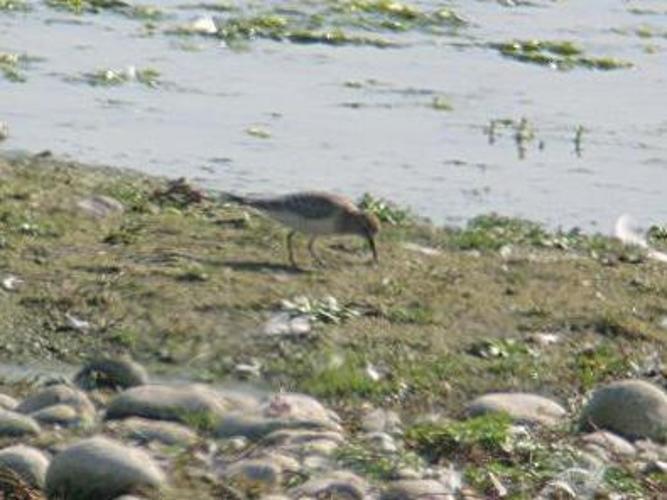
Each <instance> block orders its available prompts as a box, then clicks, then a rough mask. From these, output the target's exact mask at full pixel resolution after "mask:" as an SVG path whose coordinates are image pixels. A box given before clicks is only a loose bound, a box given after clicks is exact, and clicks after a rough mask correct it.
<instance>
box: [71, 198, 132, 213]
mask: <svg viewBox="0 0 667 500" xmlns="http://www.w3.org/2000/svg"><path fill="white" fill-rule="evenodd" d="M76 206H77V207H78V208H79V210H81V211H82V212H84V213H85V214H88V215H90V216H91V217H95V218H99V219H101V218H104V217H107V216H109V215H111V214H114V213H123V212H124V211H125V206H124V205H123V204H122V203H121V202H120V201H118V200H116V199H115V198H111V197H110V196H104V195H94V196H90V197H88V198H83V199H81V200H79V201H78V202H77V204H76Z"/></svg>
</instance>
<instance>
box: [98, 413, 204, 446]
mask: <svg viewBox="0 0 667 500" xmlns="http://www.w3.org/2000/svg"><path fill="white" fill-rule="evenodd" d="M110 426H111V427H110V428H111V429H112V430H114V431H118V432H119V434H121V435H122V436H123V437H125V438H128V439H133V440H135V441H139V442H142V443H145V442H150V441H157V442H160V443H163V444H166V445H169V446H184V447H185V446H190V445H193V444H195V443H196V442H197V434H196V433H195V432H193V431H192V430H191V429H189V428H187V427H185V426H184V425H181V424H177V423H175V422H161V421H157V420H150V419H146V418H141V417H130V418H126V419H125V420H121V421H120V422H111V423H110Z"/></svg>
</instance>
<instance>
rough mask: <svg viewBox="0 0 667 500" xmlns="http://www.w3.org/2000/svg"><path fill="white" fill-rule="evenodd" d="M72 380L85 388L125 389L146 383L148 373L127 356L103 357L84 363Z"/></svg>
mask: <svg viewBox="0 0 667 500" xmlns="http://www.w3.org/2000/svg"><path fill="white" fill-rule="evenodd" d="M74 382H75V383H76V384H77V385H78V386H79V387H81V388H82V389H85V390H92V389H100V388H111V389H127V388H129V387H135V386H138V385H145V384H147V383H148V374H147V373H146V370H145V369H144V367H143V366H141V365H140V364H138V363H136V362H134V361H132V360H131V359H129V358H123V357H121V358H103V359H97V360H93V361H90V362H89V363H86V365H85V366H84V367H83V368H82V369H81V370H80V371H79V372H78V373H77V374H76V375H75V376H74Z"/></svg>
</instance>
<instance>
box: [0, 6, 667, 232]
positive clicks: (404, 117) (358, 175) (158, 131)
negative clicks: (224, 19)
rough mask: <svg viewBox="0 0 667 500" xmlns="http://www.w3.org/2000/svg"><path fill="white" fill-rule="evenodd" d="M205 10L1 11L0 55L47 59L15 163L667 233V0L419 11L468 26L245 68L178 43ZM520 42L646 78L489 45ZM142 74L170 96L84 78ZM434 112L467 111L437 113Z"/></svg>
mask: <svg viewBox="0 0 667 500" xmlns="http://www.w3.org/2000/svg"><path fill="white" fill-rule="evenodd" d="M241 3H242V2H241ZM266 3H267V4H271V3H272V2H266ZM275 3H278V2H273V4H275ZM293 3H294V2H293ZM519 3H521V2H519ZM188 4H189V5H190V6H193V5H195V4H196V2H192V1H187V0H178V1H173V0H170V1H165V2H159V3H157V4H156V5H159V6H160V7H161V8H163V9H164V10H165V11H166V12H167V13H168V14H169V17H168V18H167V19H165V20H163V21H160V23H159V24H158V29H157V30H156V31H155V33H154V34H153V35H151V36H147V35H146V30H145V28H144V25H143V22H141V21H138V20H136V19H130V18H127V17H124V16H122V15H119V14H116V13H113V12H101V13H97V14H90V13H89V14H83V15H76V14H73V13H69V12H65V11H59V10H54V9H52V8H49V7H47V6H46V5H45V4H44V3H42V2H37V1H33V2H31V3H30V5H31V6H32V7H33V9H32V10H31V11H30V12H27V13H3V12H0V33H1V37H0V52H2V51H8V52H19V53H26V54H29V55H30V56H35V57H38V58H40V60H39V61H36V62H33V63H31V64H30V66H29V67H28V68H27V69H25V71H24V74H25V76H26V77H27V81H26V82H25V83H11V82H8V81H6V80H3V79H0V103H1V104H0V120H2V121H5V122H7V123H8V124H9V126H10V130H11V136H10V138H9V139H8V140H7V141H6V142H4V143H2V145H0V147H2V148H3V149H5V150H7V149H27V150H30V151H35V152H36V151H39V150H43V149H49V150H51V151H52V152H54V153H55V154H57V155H69V156H71V157H72V158H75V159H77V160H82V161H86V162H93V163H104V164H113V165H117V166H124V167H131V168H134V169H138V170H141V171H144V172H149V173H156V174H163V175H167V176H187V177H188V178H191V179H194V180H196V181H197V182H201V183H203V184H205V185H206V186H207V187H210V188H215V189H225V190H232V191H238V192H252V193H278V192H284V191H290V190H297V189H312V188H317V189H326V190H334V191H339V192H343V193H347V194H349V195H350V196H353V197H357V196H359V195H361V194H362V193H363V192H365V191H370V192H372V193H373V194H375V195H378V196H383V197H387V198H389V199H391V200H394V201H396V202H398V203H400V204H404V205H407V206H409V207H411V208H412V209H413V210H415V211H416V212H418V213H421V214H423V215H426V216H428V217H430V218H432V219H433V220H434V221H436V222H439V223H448V224H460V223H463V222H464V221H465V220H466V219H468V218H470V217H472V216H474V215H476V214H480V213H486V212H490V211H495V212H499V213H503V214H507V215H520V216H526V217H529V218H532V219H537V220H541V221H543V222H545V223H547V224H548V225H550V226H552V227H556V226H562V227H571V226H575V225H577V226H582V227H584V228H586V229H589V230H599V231H604V232H606V231H608V229H609V227H610V226H611V224H612V223H613V220H614V219H615V217H616V216H617V215H619V214H620V213H621V212H630V213H632V214H633V215H634V216H635V217H637V218H638V219H639V220H641V221H642V222H645V223H647V224H648V223H654V222H655V223H664V222H665V221H666V220H667V203H665V186H666V185H667V183H666V181H667V140H666V139H667V112H666V110H667V7H666V6H665V4H664V2H662V1H643V2H631V1H621V0H618V1H611V0H607V1H599V2H597V1H596V2H584V1H574V0H571V1H567V0H564V1H558V2H556V1H548V0H542V1H535V2H532V3H529V4H527V5H517V6H513V7H512V6H507V5H502V4H501V3H500V2H494V1H473V0H459V1H452V2H437V1H434V0H431V1H425V2H419V3H418V4H419V5H421V6H422V7H423V8H424V9H432V8H438V7H442V6H447V7H451V8H452V9H454V10H455V11H456V12H457V13H458V14H459V15H461V16H462V17H463V18H465V19H466V20H468V21H469V24H468V26H467V27H465V28H461V29H458V30H455V31H454V32H452V34H451V35H444V36H442V35H441V36H433V35H428V34H426V33H419V32H410V33H402V34H397V35H392V36H391V37H393V39H395V40H398V41H400V42H401V44H402V46H401V47H399V48H387V49H380V48H375V47H358V46H350V47H335V46H328V45H299V44H293V43H285V42H283V43H281V42H275V41H269V40H255V41H252V42H251V43H250V44H249V45H248V47H247V49H246V50H242V51H239V50H232V49H230V48H229V47H227V46H226V45H225V44H224V43H223V42H221V41H220V40H219V39H215V38H213V37H200V36H197V37H187V38H183V37H178V36H173V35H168V34H166V33H164V30H165V29H166V28H168V27H170V26H175V25H178V24H179V23H180V24H182V23H186V22H189V21H191V20H193V19H195V18H197V17H198V16H201V15H209V16H210V15H211V12H210V11H205V10H203V9H201V8H188V9H184V8H182V7H183V6H184V5H188ZM179 6H180V7H181V8H177V7H179ZM638 31H639V32H640V33H643V34H644V36H638V34H637V33H638ZM391 37H390V38H391ZM515 38H517V39H531V38H536V39H544V40H551V39H553V40H572V41H574V42H575V43H577V44H578V45H580V46H582V47H583V48H584V49H585V50H586V52H587V53H590V54H591V55H600V56H612V57H615V58H619V59H623V60H627V61H630V62H632V63H633V65H634V67H633V68H631V69H622V70H615V71H593V70H589V69H574V70H572V71H558V70H555V69H550V68H548V67H544V66H536V65H531V64H525V63H520V62H517V61H514V60H511V59H507V58H504V57H502V56H501V55H499V53H498V52H497V51H496V50H494V49H492V48H489V47H488V43H490V42H503V41H508V40H511V39H515ZM184 48H186V49H188V50H184ZM192 49H195V50H192ZM128 66H135V67H137V68H147V67H150V68H154V69H156V70H157V71H159V72H160V82H161V84H160V85H159V86H158V87H157V88H149V87H146V86H144V85H141V84H140V83H137V82H130V83H128V84H125V85H121V86H117V87H103V86H90V85H88V84H87V83H85V82H83V81H81V79H80V78H78V77H80V76H81V75H82V74H84V73H87V72H92V71H96V70H100V69H105V68H116V69H123V68H126V67H128ZM350 82H354V84H352V85H351V84H350ZM346 83H347V84H346ZM436 97H439V98H443V99H445V100H446V102H448V103H451V106H452V108H453V109H452V110H451V111H443V110H437V109H434V107H433V106H432V103H433V100H434V98H436ZM522 117H525V118H526V119H527V120H528V123H530V124H531V125H532V127H533V128H534V132H535V139H534V140H532V141H530V142H528V143H527V144H526V151H525V154H524V155H521V154H520V151H519V150H518V148H517V144H516V141H515V140H514V131H513V130H510V129H500V130H498V133H497V136H496V137H495V141H490V140H489V136H488V133H487V132H486V130H487V127H488V125H489V123H490V121H491V120H497V119H513V120H515V121H519V120H520V119H521V118H522ZM578 126H581V127H584V129H585V131H584V133H583V135H582V138H581V139H582V140H581V150H580V151H579V152H577V151H576V147H575V141H574V138H575V131H576V129H577V127H578ZM253 128H255V129H260V130H261V131H263V132H267V133H268V134H270V137H268V138H266V137H257V136H255V135H252V134H249V133H248V129H253ZM521 156H523V158H521Z"/></svg>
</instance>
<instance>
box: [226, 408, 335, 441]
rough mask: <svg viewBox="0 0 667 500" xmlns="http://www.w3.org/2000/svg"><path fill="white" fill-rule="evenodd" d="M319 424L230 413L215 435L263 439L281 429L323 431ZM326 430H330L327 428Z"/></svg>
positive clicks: (309, 421)
mask: <svg viewBox="0 0 667 500" xmlns="http://www.w3.org/2000/svg"><path fill="white" fill-rule="evenodd" d="M322 428H323V426H322V425H321V423H319V422H314V421H312V420H292V419H288V418H266V417H262V416H258V415H252V414H247V413H228V414H227V415H225V416H224V417H223V418H222V419H221V420H220V422H219V424H218V426H217V428H216V430H215V434H216V436H217V437H219V438H229V437H233V436H243V437H246V438H248V439H261V438H263V437H264V436H266V435H267V434H270V433H272V432H274V431H278V430H281V429H322ZM324 428H329V427H327V426H325V427H324Z"/></svg>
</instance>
